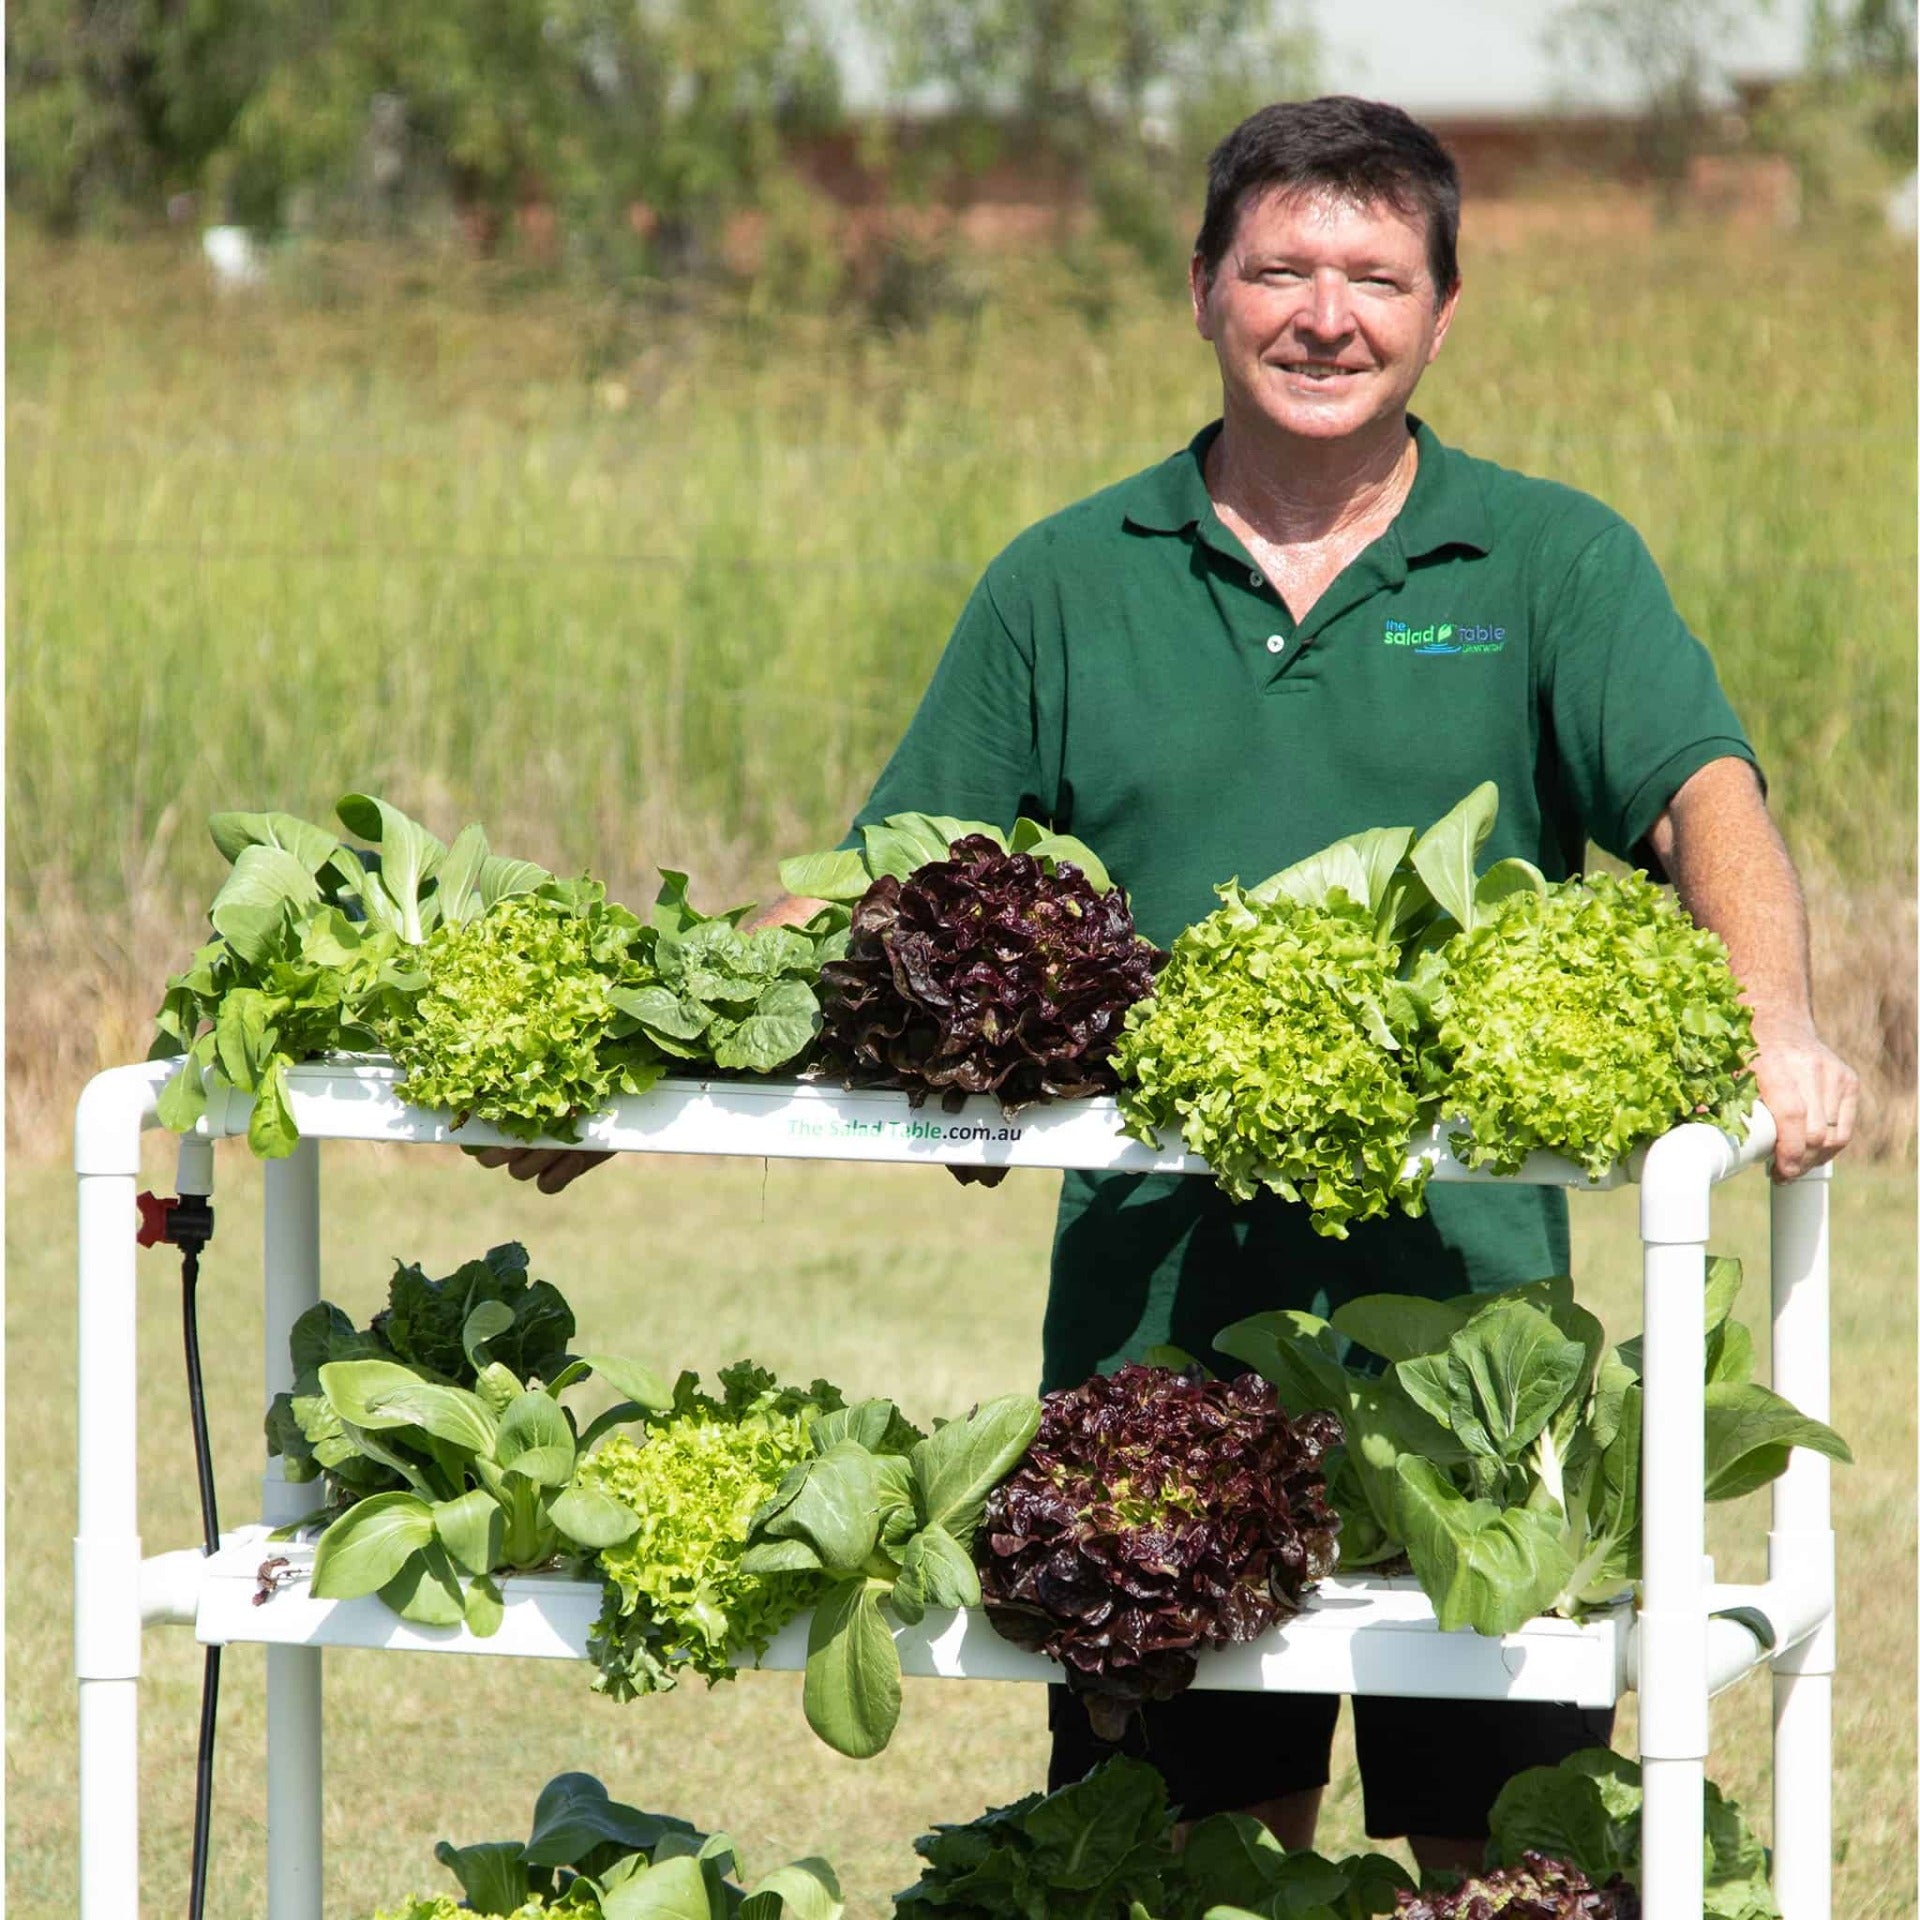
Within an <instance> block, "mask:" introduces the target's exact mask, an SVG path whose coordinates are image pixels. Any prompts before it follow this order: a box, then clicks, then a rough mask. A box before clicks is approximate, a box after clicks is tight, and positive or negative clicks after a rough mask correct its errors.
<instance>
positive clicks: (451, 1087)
mask: <svg viewBox="0 0 1920 1920" xmlns="http://www.w3.org/2000/svg"><path fill="white" fill-rule="evenodd" d="M641 932H642V929H641V923H640V922H639V921H638V920H637V919H636V918H635V917H634V916H633V915H632V914H631V913H629V912H627V910H626V909H625V908H624V907H616V906H611V905H609V904H608V902H607V899H606V895H605V891H604V889H602V888H601V887H600V886H599V885H598V884H597V883H596V882H592V881H585V880H577V881H569V882H557V881H555V882H549V883H547V884H546V885H543V886H541V887H540V888H538V889H537V890H536V891H535V892H533V893H531V894H523V895H517V896H515V897H513V898H511V899H508V900H504V901H502V902H500V903H499V904H498V905H497V906H494V907H490V908H489V909H487V911H486V912H484V913H482V914H480V915H479V916H478V917H477V918H475V919H472V920H468V921H465V922H463V923H461V924H459V925H457V926H443V927H441V928H439V929H438V930H437V931H436V932H435V933H434V934H432V935H431V936H430V937H429V938H428V940H427V942H426V944H425V946H424V947H423V948H422V949H421V950H420V955H419V968H420V975H421V979H422V981H423V986H422V990H421V992H420V993H419V994H418V996H417V997H415V998H413V999H412V1000H410V1001H409V1002H408V1003H407V1004H406V1005H405V1006H404V1008H403V1009H402V1011H401V1012H399V1013H398V1014H397V1015H396V1016H395V1017H393V1018H391V1019H389V1020H387V1021H386V1022H384V1023H383V1025H382V1027H381V1034H382V1037H383V1038H384V1039H385V1041H386V1043H387V1045H388V1047H389V1049H390V1050H391V1052H392V1054H393V1057H394V1060H395V1062H396V1063H397V1064H398V1065H399V1066H400V1067H401V1068H402V1069H403V1070H404V1071H405V1074H406V1087H405V1091H406V1095H407V1098H408V1099H409V1100H411V1101H413V1102H414V1103H415V1104H416V1105H419V1106H424V1107H444V1108H445V1109H447V1110H448V1111H449V1112H451V1113H452V1114H453V1115H454V1125H455V1126H456V1127H457V1126H460V1125H462V1124H464V1123H465V1122H466V1121H467V1120H469V1119H480V1120H484V1121H486V1122H487V1123H488V1124H489V1125H491V1126H495V1127H498V1128H499V1129H500V1130H501V1131H502V1132H503V1133H507V1134H510V1135H512V1136H514V1137H515V1138H517V1139H524V1140H533V1139H538V1138H540V1137H541V1136H543V1135H546V1136H550V1137H552V1138H554V1139H557V1140H575V1139H578V1137H579V1122H580V1120H581V1119H583V1118H585V1117H586V1116H588V1115H591V1114H594V1113H597V1112H598V1111H599V1110H600V1109H601V1108H602V1107H604V1106H605V1105H606V1104H607V1102H608V1101H609V1100H610V1099H612V1098H613V1096H614V1095H615V1094H617V1093H639V1092H642V1091H644V1090H645V1089H646V1088H647V1087H649V1086H651V1085H652V1084H653V1082H654V1081H655V1080H657V1079H658V1078H659V1077H660V1075H661V1074H662V1073H663V1072H664V1071H665V1062H664V1060H663V1058H662V1056H661V1054H660V1052H659V1051H658V1049H657V1048H656V1047H655V1046H654V1045H653V1044H652V1042H651V1041H650V1040H648V1039H647V1038H645V1037H643V1036H640V1033H639V1023H638V1021H637V1020H635V1019H634V1017H633V1016H632V1015H631V1014H630V1013H627V1012H624V1011H623V1010H622V1009H621V1008H620V1007H619V1006H618V1005H617V1004H616V1003H615V1000H614V997H613V996H614V994H615V992H616V991H617V990H619V989H622V988H627V989H632V988H638V987H644V986H647V985H649V984H650V983H651V982H652V981H653V978H654V973H653V968H652V967H651V965H650V964H649V963H648V961H647V960H646V959H645V957H644V951H643V948H644V943H643V942H642V941H641V937H640V936H641Z"/></svg>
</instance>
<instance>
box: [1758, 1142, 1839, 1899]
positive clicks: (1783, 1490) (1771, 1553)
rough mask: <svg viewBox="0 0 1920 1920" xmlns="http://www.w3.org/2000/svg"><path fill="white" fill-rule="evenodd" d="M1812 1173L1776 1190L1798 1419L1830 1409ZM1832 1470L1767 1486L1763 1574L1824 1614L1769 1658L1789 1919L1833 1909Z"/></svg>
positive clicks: (1822, 1243)
mask: <svg viewBox="0 0 1920 1920" xmlns="http://www.w3.org/2000/svg"><path fill="white" fill-rule="evenodd" d="M1831 1173H1832V1169H1831V1168H1830V1167H1820V1168H1817V1169H1816V1170H1815V1171H1814V1172H1813V1173H1811V1174H1808V1175H1806V1176H1804V1177H1803V1178H1801V1179H1799V1180H1796V1181H1794V1182H1792V1183H1791V1184H1790V1185H1787V1186H1777V1187H1775V1188H1774V1190H1773V1207H1772V1213H1773V1221H1772V1225H1773V1384H1774V1389H1775V1391H1776V1392H1778V1393H1781V1394H1784V1395H1785V1396H1786V1398H1787V1399H1789V1400H1791V1401H1792V1402H1793V1403H1794V1405H1795V1406H1797V1407H1798V1408H1799V1409H1800V1411H1801V1412H1802V1413H1805V1414H1810V1415H1811V1416H1812V1417H1813V1418H1815V1419H1817V1420H1826V1419H1829V1418H1830V1417H1831V1414H1832V1366H1831V1350H1830V1333H1829V1324H1828V1315H1829V1310H1830V1302H1829V1292H1830V1289H1829V1283H1828V1261H1827V1254H1828V1241H1827V1236H1828V1219H1829V1190H1830V1189H1829V1182H1830V1175H1831ZM1831 1503H1832V1469H1831V1467H1830V1466H1829V1464H1828V1462H1827V1461H1826V1459H1825V1458H1824V1457H1822V1456H1821V1455H1819V1454H1817V1453H1812V1452H1809V1451H1808V1450H1807V1449H1806V1448H1804V1447H1796V1448H1795V1449H1794V1451H1793V1453H1792V1455H1791V1456H1790V1460H1789V1464H1788V1467H1787V1470H1786V1472H1785V1473H1783V1474H1782V1475H1781V1476H1780V1478H1779V1479H1778V1480H1776V1481H1775V1482H1774V1483H1773V1528H1772V1531H1771V1532H1770V1533H1769V1534H1768V1535H1767V1567H1768V1571H1769V1573H1770V1574H1771V1575H1772V1576H1773V1577H1775V1578H1780V1577H1783V1576H1784V1575H1785V1574H1787V1573H1788V1572H1789V1570H1790V1571H1791V1572H1792V1574H1793V1576H1794V1577H1795V1578H1796V1579H1798V1580H1801V1581H1804V1582H1807V1583H1809V1584H1810V1585H1812V1586H1813V1587H1814V1588H1815V1590H1816V1592H1817V1593H1818V1595H1819V1596H1820V1597H1821V1598H1822V1599H1823V1600H1824V1602H1825V1614H1826V1618H1825V1620H1824V1622H1823V1623H1822V1624H1821V1625H1820V1627H1819V1628H1818V1629H1817V1630H1816V1631H1815V1632H1814V1633H1813V1634H1812V1635H1810V1636H1809V1637H1808V1638H1807V1639H1805V1640H1803V1641H1802V1642H1801V1643H1800V1644H1799V1645H1798V1646H1794V1647H1789V1648H1788V1649H1787V1650H1786V1652H1784V1653H1783V1654H1781V1655H1780V1656H1779V1657H1778V1658H1777V1659H1776V1660H1775V1661H1774V1663H1773V1848H1774V1854H1773V1879H1774V1894H1775V1897H1776V1899H1777V1900H1778V1901H1779V1903H1780V1910H1781V1912H1782V1913H1783V1914H1784V1915H1785V1916H1786V1920H1829V1916H1830V1914H1831V1913H1832V1910H1833V1681H1832V1677H1831V1676H1832V1674H1833V1669H1834V1660H1835V1652H1836V1642H1835V1635H1834V1626H1833V1604H1834V1546H1833V1522H1832V1504H1831Z"/></svg>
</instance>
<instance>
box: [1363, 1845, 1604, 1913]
mask: <svg viewBox="0 0 1920 1920" xmlns="http://www.w3.org/2000/svg"><path fill="white" fill-rule="evenodd" d="M1393 1920H1640V1896H1639V1895H1638V1894H1637V1893H1636V1892H1635V1891H1634V1890H1633V1888H1632V1887H1631V1886H1630V1885H1629V1884H1628V1883H1627V1882H1626V1881H1625V1880H1621V1879H1613V1880H1609V1881H1608V1882H1607V1884H1606V1885H1605V1886H1603V1887H1596V1886H1595V1885H1594V1884H1593V1882H1592V1881H1591V1880H1589V1879H1588V1878H1587V1876H1586V1875H1585V1874H1584V1873H1582V1872H1581V1871H1580V1869H1579V1868H1578V1867H1572V1866H1568V1865H1567V1863H1566V1862H1565V1861H1563V1860H1550V1859H1548V1858H1547V1856H1546V1855H1545V1854H1543V1853H1526V1854H1523V1855H1521V1858H1520V1864H1519V1865H1518V1866H1517V1867H1495V1868H1493V1869H1492V1870H1491V1871H1490V1872H1487V1873H1477V1874H1475V1875H1474V1876H1473V1878H1472V1879H1470V1880H1467V1881H1464V1882H1462V1884H1461V1885H1460V1886H1458V1887H1456V1888H1454V1889H1453V1891H1452V1892H1450V1893H1411V1892H1408V1893H1402V1894H1401V1895H1400V1896H1399V1901H1398V1904H1397V1905H1396V1906H1395V1907H1394V1910H1393Z"/></svg>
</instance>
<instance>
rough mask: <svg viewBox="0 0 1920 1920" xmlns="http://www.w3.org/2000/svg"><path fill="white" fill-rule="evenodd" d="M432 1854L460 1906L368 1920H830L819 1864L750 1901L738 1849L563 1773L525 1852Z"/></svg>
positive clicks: (445, 1845) (831, 1898) (584, 1777)
mask: <svg viewBox="0 0 1920 1920" xmlns="http://www.w3.org/2000/svg"><path fill="white" fill-rule="evenodd" d="M434 1856H435V1858H436V1859H438V1860H439V1862H440V1863H441V1865H442V1866H444V1867H445V1868H446V1869H447V1870H448V1871H449V1872H450V1873H451V1874H452V1875H453V1876H454V1878H455V1879H456V1880H458V1881H459V1883H460V1890H461V1893H462V1894H463V1895H464V1900H463V1902H462V1903H460V1904H457V1905H456V1904H455V1902H454V1901H453V1899H452V1898H451V1896H448V1895H444V1894H443V1895H441V1896H440V1897H439V1898H437V1899H430V1898H422V1897H420V1896H417V1895H416V1896H415V1898H414V1899H412V1900H411V1901H408V1902H406V1903H405V1904H404V1905H402V1906H400V1907H398V1908H395V1909H392V1910H390V1911H388V1912H386V1913H382V1914H376V1915H375V1916H374V1920H446V1917H447V1916H457V1915H460V1914H466V1913H485V1914H497V1915H502V1916H506V1920H527V1916H532V1915H539V1914H549V1913H551V1914H561V1913H565V1914H574V1915H578V1916H592V1920H840V1916H841V1915H842V1913H843V1912H844V1911H845V1908H844V1907H843V1905H842V1903H841V1899H840V1886H839V1882H838V1881H837V1880H836V1879H835V1877H834V1873H833V1869H832V1868H831V1867H830V1866H828V1865H827V1863H826V1862H825V1861H824V1860H819V1859H807V1860H796V1861H793V1862H792V1863H791V1864H789V1865H787V1866H784V1867H777V1868H775V1869H774V1871H773V1872H772V1873H770V1874H768V1875H767V1876H766V1878H765V1879H764V1880H762V1881H761V1882H760V1883H759V1884H758V1885H757V1886H756V1887H755V1888H754V1889H753V1890H752V1891H751V1892H745V1891H743V1890H742V1889H741V1888H740V1887H739V1886H737V1885H736V1884H735V1879H736V1878H737V1877H740V1876H741V1873H742V1869H741V1866H740V1858H739V1849H738V1848H737V1847H736V1846H735V1844H734V1842H733V1840H732V1839H731V1838H730V1837H729V1836H728V1835H726V1834H724V1833H716V1834H705V1833H701V1832H700V1831H699V1830H698V1829H697V1828H695V1827H692V1826H690V1825H688V1823H687V1822H686V1821H684V1820H676V1819H674V1818H672V1817H671V1816H669V1815H664V1814H654V1813H643V1812H641V1810H640V1809H639V1808H638V1807H631V1806H627V1805H626V1804H625V1803H623V1802H621V1801H618V1800H615V1799H612V1798H611V1797H610V1796H609V1795H608V1793H607V1790H606V1788H605V1787H603V1786H602V1785H601V1784H600V1782H599V1781H598V1780H596V1779H595V1778H594V1777H593V1775H592V1774H590V1773H563V1774H559V1775H557V1776H556V1777H555V1778H554V1779H552V1780H549V1781H548V1782H547V1784H546V1785H545V1786H544V1787H542V1788H541V1790H540V1797H539V1799H538V1801H537V1802H536V1803H535V1805H534V1810H533V1831H532V1833H531V1835H530V1836H529V1837H528V1839H527V1840H526V1841H525V1842H524V1843H523V1842H520V1841H517V1840H484V1841H481V1842H479V1843H477V1844H476V1845H473V1846H466V1847H456V1846H454V1845H453V1844H452V1843H451V1842H450V1841H446V1840H442V1841H441V1842H440V1844H439V1845H438V1846H437V1847H435V1849H434Z"/></svg>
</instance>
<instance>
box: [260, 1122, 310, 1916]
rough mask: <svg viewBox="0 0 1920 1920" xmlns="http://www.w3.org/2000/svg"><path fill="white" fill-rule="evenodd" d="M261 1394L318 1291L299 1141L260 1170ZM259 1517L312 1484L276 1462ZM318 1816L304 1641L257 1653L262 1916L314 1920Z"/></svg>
mask: <svg viewBox="0 0 1920 1920" xmlns="http://www.w3.org/2000/svg"><path fill="white" fill-rule="evenodd" d="M265 1239H266V1244H265V1258H266V1354H265V1360H266V1369H265V1371H266V1388H267V1398H268V1400H271V1399H272V1397H273V1395H274V1394H276V1393H278V1392H281V1391H283V1390H284V1389H286V1388H287V1387H290V1386H291V1385H292V1384H293V1367H292V1362H291V1360H290V1359H289V1357H288V1353H287V1338H288V1335H289V1333H290V1332H291V1331H292V1328H293V1323H294V1321H295V1320H297V1319H298V1318H299V1317H300V1315H301V1314H302V1313H304V1312H305V1311H306V1309H307V1308H308V1307H310V1306H312V1305H313V1304H314V1303H315V1302H316V1301H317V1300H318V1299H319V1298H320V1149H319V1145H318V1143H317V1142H315V1141H313V1140H302V1141H301V1142H300V1144H299V1145H298V1146H297V1147H295V1148H294V1150H293V1152H292V1153H291V1154H290V1155H288V1157H287V1158H286V1159H284V1160H269V1161H268V1162H267V1170H266V1229H265ZM261 1491H262V1505H263V1510H264V1517H265V1518H266V1519H267V1520H268V1521H269V1522H270V1523H271V1524H273V1525H276V1526H278V1525H282V1524H284V1523H285V1522H286V1521H288V1520H294V1519H298V1518H299V1516H300V1515H301V1514H302V1513H305V1512H306V1511H307V1510H308V1509H309V1508H310V1507H311V1506H312V1505H313V1490H312V1489H311V1488H308V1487H301V1486H288V1485H287V1484H286V1483H285V1481H284V1480H283V1479H282V1478H281V1474H280V1463H279V1461H277V1460H275V1461H271V1462H269V1464H268V1471H267V1474H266V1476H265V1478H264V1482H263V1485H262V1490H261ZM322 1858H323V1835H322V1821H321V1674H320V1654H319V1652H318V1650H317V1649H308V1648H305V1647H272V1648H269V1649H268V1652H267V1916H268V1920H320V1901H321V1871H322Z"/></svg>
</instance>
